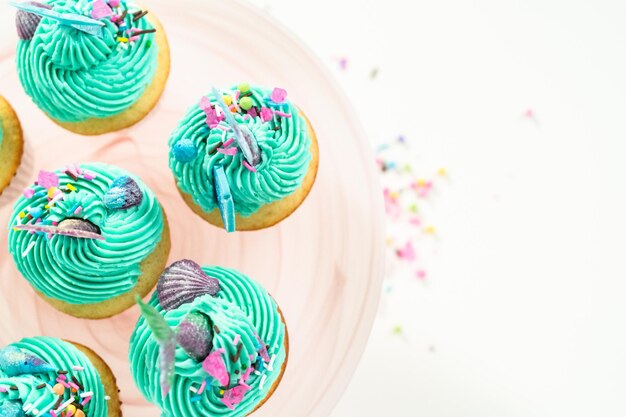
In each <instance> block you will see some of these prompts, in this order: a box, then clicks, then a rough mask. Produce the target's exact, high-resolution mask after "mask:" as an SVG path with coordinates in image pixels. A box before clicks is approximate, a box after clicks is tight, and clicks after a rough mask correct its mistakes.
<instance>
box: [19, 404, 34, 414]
mask: <svg viewBox="0 0 626 417" xmlns="http://www.w3.org/2000/svg"><path fill="white" fill-rule="evenodd" d="M34 406H35V405H34V404H24V407H22V410H24V412H25V413H28V412H29V411H30V409H31V408H33V407H34Z"/></svg>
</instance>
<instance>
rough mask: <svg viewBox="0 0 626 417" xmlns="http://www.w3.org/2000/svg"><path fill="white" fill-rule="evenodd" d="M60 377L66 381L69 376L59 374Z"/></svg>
mask: <svg viewBox="0 0 626 417" xmlns="http://www.w3.org/2000/svg"><path fill="white" fill-rule="evenodd" d="M59 379H61V381H65V380H66V379H67V377H66V376H65V375H64V374H61V375H59Z"/></svg>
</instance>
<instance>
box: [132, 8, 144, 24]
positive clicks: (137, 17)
mask: <svg viewBox="0 0 626 417" xmlns="http://www.w3.org/2000/svg"><path fill="white" fill-rule="evenodd" d="M147 14H148V11H147V10H144V11H141V12H137V13H135V14H134V15H133V22H136V21H137V20H139V19H141V18H142V17H144V16H145V15H147Z"/></svg>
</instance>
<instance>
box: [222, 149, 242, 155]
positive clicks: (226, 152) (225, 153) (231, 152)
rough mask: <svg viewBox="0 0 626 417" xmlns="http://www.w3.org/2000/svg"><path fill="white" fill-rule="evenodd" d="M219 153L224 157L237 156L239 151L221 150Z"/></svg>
mask: <svg viewBox="0 0 626 417" xmlns="http://www.w3.org/2000/svg"><path fill="white" fill-rule="evenodd" d="M217 152H219V153H221V154H223V155H229V156H234V155H237V152H238V149H237V148H228V149H223V148H219V149H218V150H217Z"/></svg>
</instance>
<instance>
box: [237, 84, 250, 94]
mask: <svg viewBox="0 0 626 417" xmlns="http://www.w3.org/2000/svg"><path fill="white" fill-rule="evenodd" d="M237 90H239V91H241V93H242V94H245V93H247V92H248V91H250V84H248V83H241V84H239V85H238V86H237Z"/></svg>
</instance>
